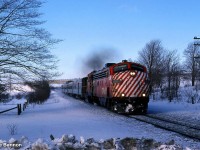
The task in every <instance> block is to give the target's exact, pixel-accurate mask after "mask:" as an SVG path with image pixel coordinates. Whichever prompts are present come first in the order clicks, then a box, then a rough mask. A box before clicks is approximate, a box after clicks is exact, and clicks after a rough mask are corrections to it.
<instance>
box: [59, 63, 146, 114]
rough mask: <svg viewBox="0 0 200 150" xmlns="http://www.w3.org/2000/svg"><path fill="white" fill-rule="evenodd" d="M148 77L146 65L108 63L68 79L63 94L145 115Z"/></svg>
mask: <svg viewBox="0 0 200 150" xmlns="http://www.w3.org/2000/svg"><path fill="white" fill-rule="evenodd" d="M149 82H150V81H149V79H148V74H147V69H146V67H145V66H143V65H141V64H138V63H134V62H128V61H126V60H124V61H122V62H120V63H107V64H106V65H105V67H104V68H103V69H101V70H98V71H93V72H91V73H89V74H88V75H87V77H84V78H82V79H74V80H70V81H67V82H66V83H65V84H64V85H63V86H62V90H63V92H64V93H66V94H68V95H71V96H75V97H79V98H81V99H83V100H85V101H88V102H89V103H96V104H98V105H100V106H104V107H106V108H108V109H110V110H112V111H115V112H118V113H127V114H132V113H135V112H139V113H143V114H145V113H146V112H147V109H148V102H149Z"/></svg>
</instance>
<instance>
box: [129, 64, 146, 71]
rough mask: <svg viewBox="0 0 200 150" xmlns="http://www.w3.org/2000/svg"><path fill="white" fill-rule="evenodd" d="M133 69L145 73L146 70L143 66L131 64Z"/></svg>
mask: <svg viewBox="0 0 200 150" xmlns="http://www.w3.org/2000/svg"><path fill="white" fill-rule="evenodd" d="M131 69H133V70H137V71H141V72H144V68H143V67H142V66H138V65H135V64H131Z"/></svg>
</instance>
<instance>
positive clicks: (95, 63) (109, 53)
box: [82, 49, 120, 73]
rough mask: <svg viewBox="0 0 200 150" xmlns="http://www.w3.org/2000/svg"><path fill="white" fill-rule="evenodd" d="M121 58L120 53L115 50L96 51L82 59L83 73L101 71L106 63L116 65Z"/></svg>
mask: <svg viewBox="0 0 200 150" xmlns="http://www.w3.org/2000/svg"><path fill="white" fill-rule="evenodd" d="M119 57H120V54H119V52H118V51H116V50H113V49H97V50H94V51H92V52H91V53H90V54H88V55H87V56H85V58H84V59H82V69H83V72H86V71H93V70H100V69H102V68H103V67H104V65H105V64H106V63H116V59H117V58H119ZM87 73H89V72H87Z"/></svg>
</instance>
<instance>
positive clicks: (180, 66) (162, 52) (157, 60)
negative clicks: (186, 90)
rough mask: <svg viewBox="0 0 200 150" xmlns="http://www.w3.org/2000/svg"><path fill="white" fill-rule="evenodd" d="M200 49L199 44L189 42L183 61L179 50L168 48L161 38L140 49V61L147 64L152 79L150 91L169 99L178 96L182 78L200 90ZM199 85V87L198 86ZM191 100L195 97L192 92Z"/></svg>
mask: <svg viewBox="0 0 200 150" xmlns="http://www.w3.org/2000/svg"><path fill="white" fill-rule="evenodd" d="M199 56H200V49H199V47H198V45H197V44H194V43H193V42H191V43H189V44H188V46H187V48H186V49H185V50H184V58H185V60H184V61H183V62H181V59H180V56H179V54H178V53H177V50H167V49H165V48H164V47H163V46H162V43H161V41H160V40H151V41H150V42H148V43H147V44H146V45H145V46H144V48H143V49H142V50H141V51H139V58H138V62H139V63H141V64H143V65H145V66H146V67H147V70H148V74H149V79H150V81H151V82H150V93H151V94H153V93H154V92H155V91H156V90H159V91H160V92H161V97H162V96H163V97H167V98H168V99H169V101H172V100H173V99H174V98H177V97H178V96H179V95H178V90H179V87H180V83H181V80H182V79H183V80H187V81H190V83H191V86H192V87H196V90H199V81H200V57H199ZM197 87H198V88H197ZM191 102H192V103H195V98H194V97H193V96H192V94H191Z"/></svg>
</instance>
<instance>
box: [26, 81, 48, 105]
mask: <svg viewBox="0 0 200 150" xmlns="http://www.w3.org/2000/svg"><path fill="white" fill-rule="evenodd" d="M28 85H29V86H30V87H31V88H33V89H34V92H31V93H29V94H28V96H27V99H28V100H29V103H37V104H41V103H44V102H45V101H46V100H47V99H48V98H49V96H50V92H51V90H50V86H49V83H48V81H45V80H43V81H36V82H34V83H28Z"/></svg>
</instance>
